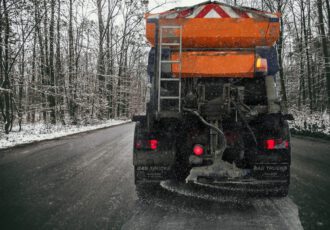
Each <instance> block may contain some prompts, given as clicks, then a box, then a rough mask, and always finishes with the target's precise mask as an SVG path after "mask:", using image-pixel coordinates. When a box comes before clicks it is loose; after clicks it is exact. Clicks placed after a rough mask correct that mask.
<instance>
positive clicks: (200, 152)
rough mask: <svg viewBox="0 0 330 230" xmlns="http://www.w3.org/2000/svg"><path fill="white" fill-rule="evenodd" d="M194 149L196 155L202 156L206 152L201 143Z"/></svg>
mask: <svg viewBox="0 0 330 230" xmlns="http://www.w3.org/2000/svg"><path fill="white" fill-rule="evenodd" d="M193 151H194V154H195V155H196V156H201V155H203V154H204V148H203V146H201V145H195V146H194V149H193Z"/></svg>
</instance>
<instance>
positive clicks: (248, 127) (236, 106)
mask: <svg viewBox="0 0 330 230" xmlns="http://www.w3.org/2000/svg"><path fill="white" fill-rule="evenodd" d="M232 103H233V105H234V106H235V108H236V110H237V112H238V115H239V116H240V117H241V119H242V121H243V123H244V125H245V126H246V128H247V129H248V130H249V132H250V133H251V136H252V138H253V141H254V143H255V144H256V146H258V141H257V138H256V135H255V134H254V132H253V130H252V128H251V126H250V125H249V123H248V122H247V121H246V119H245V118H244V116H243V115H242V111H241V110H240V108H239V107H238V105H237V104H236V103H235V102H233V101H232Z"/></svg>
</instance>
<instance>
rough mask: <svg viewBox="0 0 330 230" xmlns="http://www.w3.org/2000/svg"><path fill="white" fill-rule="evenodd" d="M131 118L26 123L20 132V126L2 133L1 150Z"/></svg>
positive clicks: (107, 125)
mask: <svg viewBox="0 0 330 230" xmlns="http://www.w3.org/2000/svg"><path fill="white" fill-rule="evenodd" d="M129 122H131V121H130V120H108V121H105V122H102V123H100V124H94V125H87V126H76V125H64V126H63V125H50V124H41V123H35V124H25V125H23V126H22V131H21V132H19V131H18V130H19V127H18V126H16V127H14V128H13V130H12V132H10V133H9V134H8V135H6V134H4V133H0V150H1V149H7V148H11V147H14V146H19V145H24V144H29V143H34V142H38V141H44V140H52V139H56V138H59V137H64V136H69V135H72V134H77V133H83V132H87V131H92V130H97V129H102V128H107V127H111V126H115V125H120V124H125V123H129Z"/></svg>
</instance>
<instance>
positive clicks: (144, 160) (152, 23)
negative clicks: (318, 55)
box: [133, 1, 293, 196]
mask: <svg viewBox="0 0 330 230" xmlns="http://www.w3.org/2000/svg"><path fill="white" fill-rule="evenodd" d="M145 18H146V38H147V40H148V42H149V44H150V46H151V49H150V52H149V58H148V75H149V78H150V100H149V102H148V103H147V109H146V114H145V115H135V116H134V117H133V121H135V122H136V127H135V134H134V150H133V165H134V174H135V183H136V186H137V187H143V186H146V185H147V184H150V183H155V182H156V183H158V182H160V181H163V180H175V181H179V182H180V183H181V182H182V183H192V184H195V185H199V186H205V187H212V188H217V189H232V188H234V189H236V190H239V191H243V192H245V191H246V192H250V191H256V190H257V191H262V192H265V193H267V194H276V195H280V196H286V195H287V194H288V189H289V184H290V163H291V156H290V154H291V146H290V133H289V127H288V122H287V120H291V119H293V117H292V115H290V114H287V112H286V108H285V106H284V104H283V103H282V102H281V101H280V100H279V99H278V97H277V91H276V80H275V78H276V75H277V73H278V71H279V64H278V54H277V49H276V41H277V40H278V39H279V36H280V22H279V19H280V14H278V13H269V12H264V11H260V10H257V9H253V8H247V7H238V6H231V5H227V4H224V3H220V2H213V1H208V2H204V3H201V4H198V5H194V6H189V7H180V8H174V9H172V10H169V11H165V12H162V13H157V14H146V16H145Z"/></svg>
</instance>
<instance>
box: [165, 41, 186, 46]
mask: <svg viewBox="0 0 330 230" xmlns="http://www.w3.org/2000/svg"><path fill="white" fill-rule="evenodd" d="M161 45H162V46H180V45H181V44H180V43H176V42H174V43H167V42H164V43H161Z"/></svg>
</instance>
